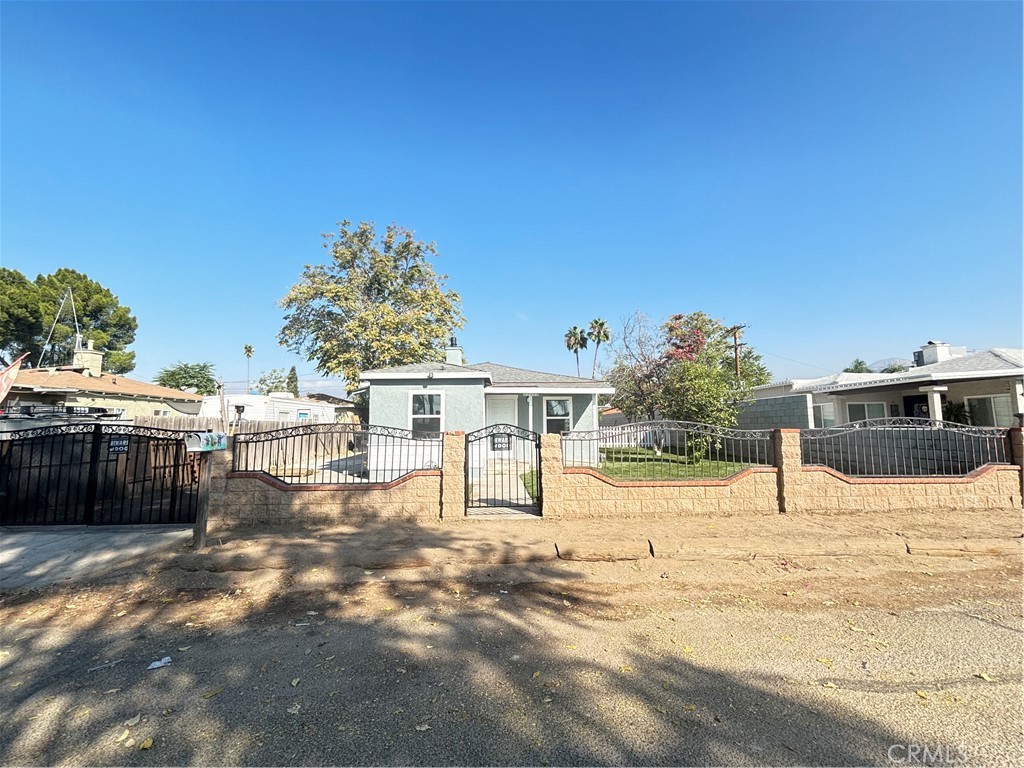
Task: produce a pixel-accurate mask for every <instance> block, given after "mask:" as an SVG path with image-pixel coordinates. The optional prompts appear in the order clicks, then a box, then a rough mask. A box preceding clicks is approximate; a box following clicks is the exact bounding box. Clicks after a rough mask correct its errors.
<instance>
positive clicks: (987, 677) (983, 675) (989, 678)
mask: <svg viewBox="0 0 1024 768" xmlns="http://www.w3.org/2000/svg"><path fill="white" fill-rule="evenodd" d="M975 677H980V678H981V679H982V680H984V681H985V682H986V683H994V682H995V679H994V678H993V677H992V676H991V675H989V674H988V673H987V672H981V673H980V674H977V675H975Z"/></svg>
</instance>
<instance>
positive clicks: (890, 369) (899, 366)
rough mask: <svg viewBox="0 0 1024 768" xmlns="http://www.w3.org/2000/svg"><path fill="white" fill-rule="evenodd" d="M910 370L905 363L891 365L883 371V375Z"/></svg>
mask: <svg viewBox="0 0 1024 768" xmlns="http://www.w3.org/2000/svg"><path fill="white" fill-rule="evenodd" d="M906 370H909V369H908V368H907V366H905V365H904V364H903V363H889V364H888V365H887V366H885V368H883V369H882V371H881V372H882V373H903V372H904V371H906Z"/></svg>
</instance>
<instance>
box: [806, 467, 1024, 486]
mask: <svg viewBox="0 0 1024 768" xmlns="http://www.w3.org/2000/svg"><path fill="white" fill-rule="evenodd" d="M800 471H801V472H824V473H825V474H826V475H832V477H834V478H836V479H837V480H842V481H843V482H844V483H848V484H850V485H935V484H946V483H961V484H962V483H973V482H975V481H976V480H978V479H979V478H981V477H982V476H984V475H987V474H988V473H989V472H1003V471H1013V472H1021V471H1022V470H1021V468H1020V467H1016V466H1014V465H1013V464H986V465H985V466H983V467H978V468H977V469H975V470H974V471H972V472H970V473H968V474H966V475H962V476H959V477H949V476H932V477H850V476H849V475H844V474H843V473H842V472H837V471H836V470H834V469H832V467H800Z"/></svg>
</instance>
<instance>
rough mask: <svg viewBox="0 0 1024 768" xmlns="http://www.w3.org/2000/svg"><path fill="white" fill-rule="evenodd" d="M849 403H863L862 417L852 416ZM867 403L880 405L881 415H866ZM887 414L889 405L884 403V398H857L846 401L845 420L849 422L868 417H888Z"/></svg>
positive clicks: (867, 418)
mask: <svg viewBox="0 0 1024 768" xmlns="http://www.w3.org/2000/svg"><path fill="white" fill-rule="evenodd" d="M851 405H863V406H864V419H855V418H853V415H852V414H851V413H850V406H851ZM869 405H880V406H882V415H881V416H868V406H869ZM888 415H889V406H888V405H886V403H885V401H884V400H859V401H854V402H848V403H847V404H846V421H847V422H850V423H852V422H854V421H866V420H869V419H872V418H877V419H884V418H886V417H888Z"/></svg>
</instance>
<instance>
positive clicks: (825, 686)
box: [821, 680, 836, 688]
mask: <svg viewBox="0 0 1024 768" xmlns="http://www.w3.org/2000/svg"><path fill="white" fill-rule="evenodd" d="M821 687H822V688H835V687H836V684H835V683H833V682H832V681H831V680H829V681H828V682H827V683H822V684H821Z"/></svg>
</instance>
